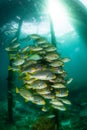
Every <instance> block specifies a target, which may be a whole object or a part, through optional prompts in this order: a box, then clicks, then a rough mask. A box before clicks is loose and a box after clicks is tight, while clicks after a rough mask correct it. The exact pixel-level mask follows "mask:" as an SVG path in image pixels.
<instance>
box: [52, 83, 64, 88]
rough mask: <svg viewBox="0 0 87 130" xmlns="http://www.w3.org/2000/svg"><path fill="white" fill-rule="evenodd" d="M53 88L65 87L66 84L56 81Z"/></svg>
mask: <svg viewBox="0 0 87 130" xmlns="http://www.w3.org/2000/svg"><path fill="white" fill-rule="evenodd" d="M51 86H52V87H53V88H65V87H66V86H65V85H64V84H62V83H55V84H53V85H51Z"/></svg>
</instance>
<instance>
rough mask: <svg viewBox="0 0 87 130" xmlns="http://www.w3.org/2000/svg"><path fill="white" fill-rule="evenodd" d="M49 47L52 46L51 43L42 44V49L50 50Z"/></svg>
mask: <svg viewBox="0 0 87 130" xmlns="http://www.w3.org/2000/svg"><path fill="white" fill-rule="evenodd" d="M49 46H50V43H48V42H46V43H43V44H41V47H42V48H44V49H45V48H48V47H49Z"/></svg>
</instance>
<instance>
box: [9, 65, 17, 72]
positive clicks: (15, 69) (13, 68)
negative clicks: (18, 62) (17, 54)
mask: <svg viewBox="0 0 87 130" xmlns="http://www.w3.org/2000/svg"><path fill="white" fill-rule="evenodd" d="M8 70H12V71H19V70H20V68H18V67H17V66H14V67H11V66H8Z"/></svg>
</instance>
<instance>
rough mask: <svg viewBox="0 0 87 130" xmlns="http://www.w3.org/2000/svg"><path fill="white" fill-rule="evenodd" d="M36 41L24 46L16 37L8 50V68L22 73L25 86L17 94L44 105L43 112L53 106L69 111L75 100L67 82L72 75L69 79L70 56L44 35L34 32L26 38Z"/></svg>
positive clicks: (17, 90)
mask: <svg viewBox="0 0 87 130" xmlns="http://www.w3.org/2000/svg"><path fill="white" fill-rule="evenodd" d="M30 39H32V40H33V42H34V45H33V46H31V45H27V46H25V47H24V48H21V44H20V43H19V42H17V40H16V39H13V40H12V42H11V44H10V45H9V47H7V48H6V49H5V50H6V51H7V52H8V56H9V59H10V60H11V61H12V66H9V67H8V70H12V71H15V72H18V74H19V78H20V79H21V80H22V82H23V83H22V86H20V87H16V93H18V94H20V96H22V97H23V98H24V99H25V100H26V101H30V102H32V103H34V104H37V105H41V106H42V111H44V112H46V111H48V110H49V109H58V110H61V111H65V110H66V105H70V104H71V102H70V101H69V100H68V99H67V96H68V94H69V92H68V88H67V85H68V84H70V83H71V82H72V80H73V79H72V78H67V73H66V71H65V70H64V68H63V67H64V64H65V63H66V62H69V61H70V59H69V58H67V57H65V58H61V55H60V54H59V53H58V52H57V49H56V47H55V46H54V45H53V44H51V43H49V42H48V41H47V40H46V39H45V38H44V37H41V36H40V35H37V34H31V35H29V36H28V37H27V38H25V39H23V40H24V41H29V40H30Z"/></svg>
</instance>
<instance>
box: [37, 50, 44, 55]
mask: <svg viewBox="0 0 87 130" xmlns="http://www.w3.org/2000/svg"><path fill="white" fill-rule="evenodd" d="M37 54H39V55H45V54H46V51H44V50H42V51H38V52H37Z"/></svg>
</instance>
